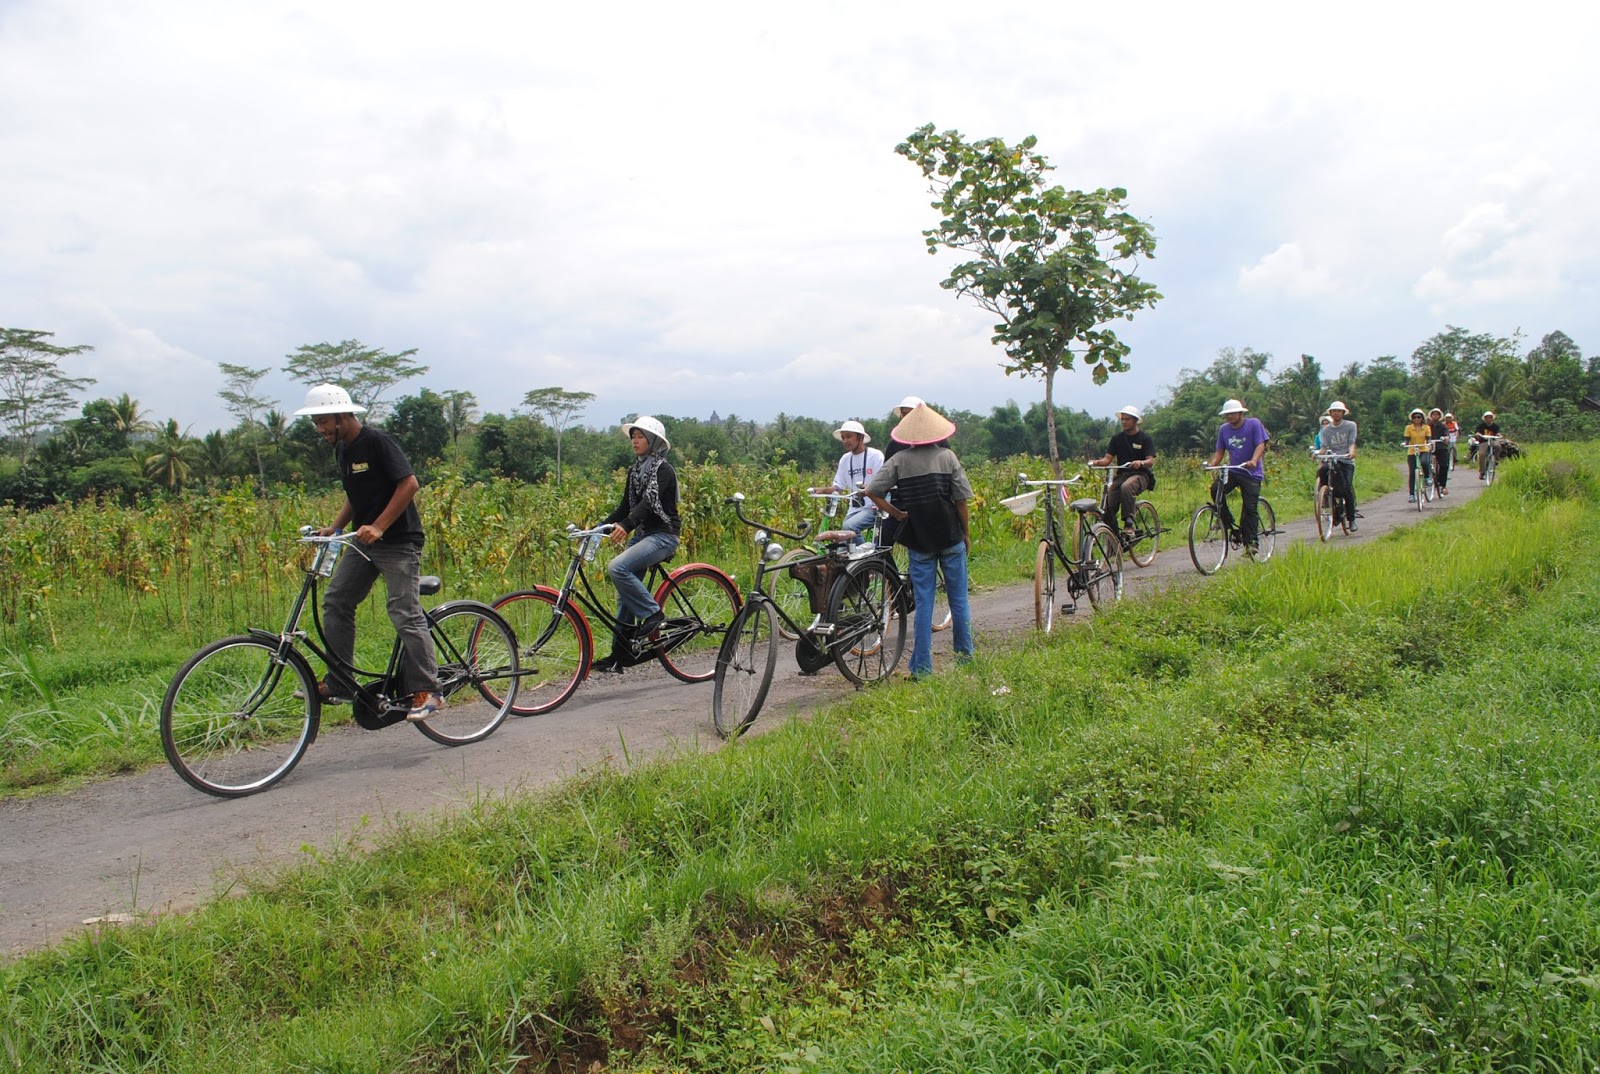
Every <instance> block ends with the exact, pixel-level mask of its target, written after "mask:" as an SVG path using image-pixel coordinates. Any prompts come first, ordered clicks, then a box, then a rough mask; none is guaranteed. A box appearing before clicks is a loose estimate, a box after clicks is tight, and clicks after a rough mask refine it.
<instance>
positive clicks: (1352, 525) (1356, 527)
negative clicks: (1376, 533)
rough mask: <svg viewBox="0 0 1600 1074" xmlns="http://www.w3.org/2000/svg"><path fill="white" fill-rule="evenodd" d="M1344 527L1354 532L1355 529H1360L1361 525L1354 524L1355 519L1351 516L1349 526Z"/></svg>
mask: <svg viewBox="0 0 1600 1074" xmlns="http://www.w3.org/2000/svg"><path fill="white" fill-rule="evenodd" d="M1346 528H1347V529H1348V530H1349V531H1350V532H1351V533H1354V532H1356V531H1357V530H1359V529H1360V528H1361V527H1360V526H1358V525H1356V520H1355V519H1353V518H1352V519H1351V520H1350V524H1349V526H1347V527H1346Z"/></svg>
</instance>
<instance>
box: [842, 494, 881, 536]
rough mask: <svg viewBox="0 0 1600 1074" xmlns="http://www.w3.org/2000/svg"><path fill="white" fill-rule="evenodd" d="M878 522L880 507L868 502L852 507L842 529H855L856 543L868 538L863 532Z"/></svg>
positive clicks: (845, 517)
mask: <svg viewBox="0 0 1600 1074" xmlns="http://www.w3.org/2000/svg"><path fill="white" fill-rule="evenodd" d="M877 524H878V509H877V508H876V507H874V506H873V505H872V503H871V502H868V503H866V504H864V505H862V506H860V507H852V508H851V509H850V511H849V513H848V514H846V515H845V516H844V525H842V526H840V527H839V528H840V529H846V530H855V532H856V544H861V543H862V542H864V541H865V540H866V537H865V536H863V534H864V533H865V532H866V531H867V530H870V529H872V528H873V527H874V526H876V525H877Z"/></svg>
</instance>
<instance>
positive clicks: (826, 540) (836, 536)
mask: <svg viewBox="0 0 1600 1074" xmlns="http://www.w3.org/2000/svg"><path fill="white" fill-rule="evenodd" d="M855 539H856V531H855V530H829V531H828V532H827V533H819V534H817V540H819V541H821V542H822V543H823V544H845V543H847V542H850V541H853V540H855Z"/></svg>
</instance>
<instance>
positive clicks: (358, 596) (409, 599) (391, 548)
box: [322, 541, 439, 694]
mask: <svg viewBox="0 0 1600 1074" xmlns="http://www.w3.org/2000/svg"><path fill="white" fill-rule="evenodd" d="M358 547H359V551H358V550H357V549H356V548H349V549H346V550H345V553H344V555H342V556H340V557H339V566H338V567H337V568H335V569H334V572H333V577H332V578H330V579H329V580H328V587H327V588H326V589H324V590H323V591H322V634H323V637H324V638H325V639H326V640H327V642H328V654H329V655H330V656H333V657H336V658H338V659H339V660H342V661H344V662H345V663H346V664H352V663H354V662H355V653H356V608H357V607H359V606H360V604H361V602H362V601H364V600H366V599H367V594H368V593H370V592H372V585H373V583H374V582H376V581H377V580H378V576H379V575H380V574H381V575H382V576H383V585H384V588H385V589H387V590H388V591H389V604H388V610H389V621H390V622H391V623H393V624H394V630H395V633H396V634H398V635H400V644H401V645H402V646H403V647H404V648H405V654H406V658H405V660H404V661H402V663H401V667H402V668H403V675H404V679H405V681H404V682H402V683H401V684H400V686H401V689H402V690H403V691H404V692H405V693H408V694H416V693H421V692H422V691H423V690H427V691H429V692H430V693H437V692H438V689H439V665H438V663H437V662H436V661H435V658H434V652H433V634H432V633H431V632H430V631H429V630H428V619H427V617H426V616H425V615H423V614H422V596H421V594H419V593H418V592H417V590H418V587H419V586H420V585H421V581H422V546H421V545H418V544H393V545H391V544H387V543H385V542H383V541H378V542H377V543H376V544H368V545H360V546H358ZM362 552H365V553H366V554H367V556H370V557H372V558H371V560H370V562H369V561H368V559H367V558H366V556H363V555H362V554H361V553H362ZM328 670H329V671H330V672H332V673H333V676H334V684H335V685H340V684H344V685H345V686H346V688H347V689H348V685H349V684H347V683H345V678H346V677H345V676H344V675H342V674H340V672H339V669H338V668H336V667H330V668H329V669H328Z"/></svg>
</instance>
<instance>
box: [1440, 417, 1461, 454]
mask: <svg viewBox="0 0 1600 1074" xmlns="http://www.w3.org/2000/svg"><path fill="white" fill-rule="evenodd" d="M1444 430H1445V432H1446V433H1448V434H1450V462H1451V464H1452V465H1454V466H1460V465H1461V449H1460V448H1458V447H1457V446H1456V444H1457V442H1458V441H1459V440H1460V439H1461V423H1460V422H1458V421H1456V416H1455V415H1454V414H1452V413H1450V412H1449V411H1445V415H1444Z"/></svg>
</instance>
